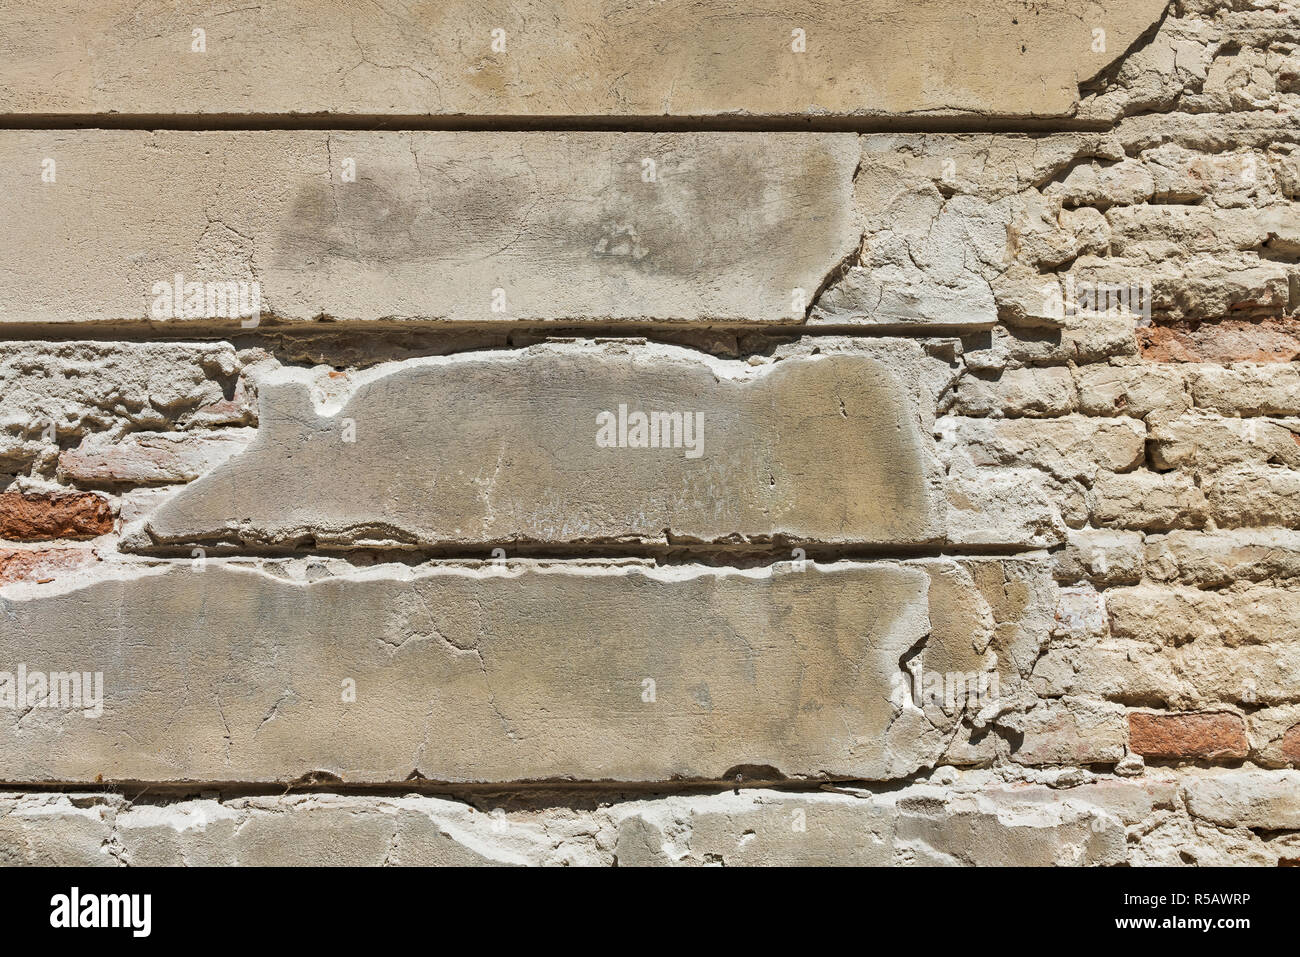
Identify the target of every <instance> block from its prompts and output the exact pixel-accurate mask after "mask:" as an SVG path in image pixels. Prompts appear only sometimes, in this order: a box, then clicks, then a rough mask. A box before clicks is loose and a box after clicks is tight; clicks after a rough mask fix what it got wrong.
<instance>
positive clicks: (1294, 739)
mask: <svg viewBox="0 0 1300 957" xmlns="http://www.w3.org/2000/svg"><path fill="white" fill-rule="evenodd" d="M1282 754H1283V755H1284V756H1285V757H1286V758H1287V760H1289V761H1293V762H1295V763H1296V764H1300V724H1293V725H1292V726H1291V727H1290V728H1288V729H1287V732H1286V734H1285V735H1284V736H1283V737H1282Z"/></svg>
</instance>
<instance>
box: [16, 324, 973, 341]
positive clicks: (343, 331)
mask: <svg viewBox="0 0 1300 957" xmlns="http://www.w3.org/2000/svg"><path fill="white" fill-rule="evenodd" d="M993 328H995V326H993V325H988V324H983V323H981V324H953V323H933V324H925V323H906V324H903V323H900V324H896V325H865V324H864V325H854V324H852V323H817V324H816V325H804V324H801V323H780V324H778V323H762V322H724V321H718V320H711V319H700V320H680V321H671V322H669V321H664V322H647V321H640V320H626V321H624V322H618V323H599V324H597V323H592V324H590V325H583V324H580V325H576V326H575V325H572V324H569V323H566V322H565V321H564V320H560V321H557V322H555V323H553V324H550V325H545V324H543V325H538V324H537V323H536V322H535V321H523V322H512V321H510V320H499V321H496V322H473V321H464V322H460V321H455V320H450V321H448V320H419V319H411V320H403V321H401V322H394V321H390V320H384V319H362V320H345V321H330V322H318V321H313V320H309V319H304V320H301V321H294V322H284V323H274V324H268V323H264V324H262V325H261V326H258V327H256V328H250V329H244V328H240V327H239V326H237V325H229V326H224V325H220V324H211V323H205V322H203V321H202V320H195V322H194V323H193V324H189V323H174V324H168V323H152V322H146V321H143V320H111V319H105V320H94V321H87V322H69V323H24V322H4V323H0V343H4V342H32V341H36V340H40V341H45V342H78V341H83V340H94V341H105V342H169V341H183V340H193V339H231V338H240V339H256V338H259V337H260V338H267V339H271V338H280V337H284V338H292V337H294V336H300V337H303V338H307V337H312V336H321V335H326V336H329V335H335V336H351V335H356V334H357V333H361V332H364V333H371V334H374V335H391V334H402V335H412V334H414V335H420V336H428V337H430V339H436V338H437V337H439V336H457V335H459V336H470V335H481V336H485V337H486V336H492V335H497V336H502V335H508V336H518V335H528V336H536V337H538V338H553V339H639V338H646V337H654V336H674V335H676V336H681V335H704V334H707V333H719V332H720V333H727V334H731V335H745V336H772V337H774V338H780V337H791V336H796V337H806V336H826V337H832V336H835V337H839V336H852V337H855V338H860V339H889V338H899V339H904V338H906V339H917V338H921V339H954V338H961V337H963V336H970V335H979V334H984V333H988V332H989V331H990V330H991V329H993Z"/></svg>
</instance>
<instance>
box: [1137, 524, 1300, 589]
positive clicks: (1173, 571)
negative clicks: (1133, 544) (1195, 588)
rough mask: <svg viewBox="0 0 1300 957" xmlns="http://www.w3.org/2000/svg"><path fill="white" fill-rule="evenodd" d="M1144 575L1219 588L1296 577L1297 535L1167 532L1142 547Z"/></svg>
mask: <svg viewBox="0 0 1300 957" xmlns="http://www.w3.org/2000/svg"><path fill="white" fill-rule="evenodd" d="M1146 562H1147V573H1148V575H1149V576H1150V577H1151V578H1152V579H1154V580H1157V581H1177V582H1182V583H1183V584H1187V585H1203V586H1213V587H1222V586H1224V585H1230V584H1232V583H1233V582H1234V581H1262V580H1264V579H1269V578H1282V579H1286V578H1300V532H1297V531H1295V530H1294V529H1289V528H1242V529H1228V530H1224V531H1217V532H1200V531H1198V532H1189V531H1179V532H1170V533H1169V534H1168V535H1152V536H1150V537H1148V538H1147V542H1146Z"/></svg>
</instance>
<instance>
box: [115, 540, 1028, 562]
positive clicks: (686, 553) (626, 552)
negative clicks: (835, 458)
mask: <svg viewBox="0 0 1300 957" xmlns="http://www.w3.org/2000/svg"><path fill="white" fill-rule="evenodd" d="M196 548H198V549H203V551H204V555H205V557H206V558H207V559H209V560H212V561H216V560H229V561H238V560H239V559H296V558H319V559H341V560H343V561H349V560H351V559H356V558H364V559H366V560H367V565H371V564H374V563H375V562H374V560H375V559H383V560H384V563H390V564H399V563H400V564H407V565H423V564H426V563H430V562H482V563H490V562H492V561H493V557H492V550H493V549H495V548H501V549H504V550H505V551H506V558H505V559H503V560H504V561H506V562H510V561H516V560H534V561H551V562H577V561H646V560H653V561H655V562H657V563H658V564H660V565H701V564H704V565H707V564H712V565H714V566H716V567H719V568H761V567H764V566H766V565H775V564H779V563H782V562H789V561H791V560H792V556H791V550H792V549H795V548H799V549H802V550H803V551H804V553H805V554H804V556H803V559H804V560H806V561H810V562H814V563H817V564H831V563H833V562H853V561H858V562H880V561H914V560H916V559H922V558H950V559H961V558H1016V557H1026V558H1035V557H1041V556H1043V555H1045V554H1048V553H1049V552H1050V551H1051V549H1050V548H1048V547H1042V548H1033V547H1025V546H1022V545H967V546H961V547H960V548H956V549H955V548H953V547H945V546H926V545H917V546H908V545H881V546H871V545H827V544H819V543H816V542H804V541H791V542H790V543H789V544H781V545H772V544H768V543H764V544H753V545H745V544H737V545H715V544H708V543H689V544H686V543H679V542H671V543H669V544H667V545H658V544H646V545H635V544H628V543H619V542H610V543H601V542H580V543H573V544H571V545H564V544H559V545H519V544H512V543H510V542H496V543H491V542H489V543H486V544H483V545H480V546H475V547H464V546H456V547H448V548H440V547H438V546H427V547H423V546H401V545H397V546H378V547H367V546H340V547H339V548H337V549H332V548H320V547H315V548H295V547H293V546H292V545H285V546H283V547H279V546H273V545H272V546H239V545H226V546H222V545H221V544H220V543H218V542H204V541H201V540H195V541H193V542H186V543H184V544H176V543H168V544H164V545H154V546H151V547H148V548H141V549H139V550H138V551H135V552H132V553H129V554H132V555H134V556H135V557H136V558H137V559H139V560H143V561H147V560H149V559H156V560H169V559H175V560H186V561H189V560H192V559H193V551H194V549H196Z"/></svg>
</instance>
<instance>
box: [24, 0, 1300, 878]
mask: <svg viewBox="0 0 1300 957" xmlns="http://www.w3.org/2000/svg"><path fill="white" fill-rule="evenodd" d="M669 6H670V5H663V6H662V7H661V6H657V5H652V6H650V7H649V8H648V9H643V6H642V5H639V4H638V5H631V4H625V3H615V2H607V3H597V4H590V3H560V4H554V3H551V4H538V3H532V2H529V0H501V2H497V3H486V4H484V3H473V4H470V3H459V2H456V3H427V4H414V5H401V6H399V5H391V6H390V5H387V4H377V5H368V6H364V7H362V6H354V5H350V4H334V3H328V2H324V0H299V2H294V3H290V4H285V5H281V6H280V8H278V9H277V10H276V11H274V12H272V11H271V10H270V8H249V9H247V10H237V11H232V12H230V13H228V14H227V15H225V16H222V17H219V18H218V17H213V16H211V15H210V14H209V13H208V11H207V9H206V7H202V5H193V6H192V8H187V7H186V5H184V4H180V5H178V4H167V5H163V4H151V3H145V4H140V3H125V2H121V3H118V2H111V3H104V4H98V5H96V9H95V10H94V11H93V13H90V14H86V13H84V12H81V11H78V10H77V9H76V8H75V6H74V5H72V4H64V3H57V2H56V3H54V4H47V5H44V6H43V7H42V8H41V9H40V11H39V15H37V12H34V11H33V10H32V9H31V8H30V7H29V6H27V5H20V4H15V3H3V4H0V121H3V122H0V158H2V160H0V187H2V188H0V222H3V224H4V227H5V228H4V229H3V231H0V290H2V291H3V295H0V861H4V862H7V863H97V864H107V865H112V864H126V863H137V864H139V863H175V864H179V863H244V864H258V863H302V864H313V863H358V864H428V863H449V864H453V863H503V864H509V863H546V864H553V863H581V864H601V865H610V864H615V863H617V864H620V865H623V866H626V865H630V864H679V863H680V864H716V863H724V864H751V863H755V864H757V863H765V864H793V863H869V864H955V863H966V864H1003V863H1031V864H1098V865H1116V864H1125V863H1127V864H1155V863H1161V864H1223V863H1231V864H1268V865H1273V864H1278V863H1296V862H1297V861H1300V788H1298V787H1297V785H1298V784H1300V778H1298V777H1297V771H1296V770H1295V768H1296V766H1297V764H1300V678H1298V677H1297V675H1300V613H1298V612H1297V611H1296V608H1297V599H1298V598H1300V373H1298V371H1297V369H1298V368H1300V367H1298V366H1297V361H1300V321H1298V319H1300V216H1298V215H1297V202H1298V201H1300V124H1298V123H1297V109H1298V108H1300V10H1297V9H1295V8H1289V7H1288V6H1287V5H1285V4H1283V3H1280V2H1278V0H1273V2H1268V0H1180V2H1175V3H1172V4H1170V5H1169V7H1168V8H1166V7H1165V6H1164V5H1162V4H1160V3H1153V2H1126V3H1125V2H1119V0H1105V2H1088V3H1070V4H1066V3H1063V2H1051V3H1046V4H1042V3H1035V4H1029V3H1022V2H1018V0H990V2H987V3H979V4H975V5H974V6H973V8H972V11H971V15H970V16H969V17H963V18H956V17H954V16H953V15H952V8H951V5H950V4H946V3H945V4H940V3H932V2H929V0H925V2H920V3H901V2H899V0H842V2H829V0H820V2H805V3H781V4H775V3H759V4H752V3H750V4H744V5H736V6H733V5H728V4H712V3H710V4H706V3H689V4H685V5H684V6H682V7H681V8H678V7H677V6H674V7H673V10H672V11H669V10H668V7H669ZM128 795H129V796H128Z"/></svg>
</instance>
